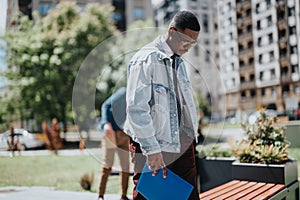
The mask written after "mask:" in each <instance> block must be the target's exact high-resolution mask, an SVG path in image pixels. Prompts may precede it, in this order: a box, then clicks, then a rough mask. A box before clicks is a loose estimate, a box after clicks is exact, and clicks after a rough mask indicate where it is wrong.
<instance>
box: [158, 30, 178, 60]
mask: <svg viewBox="0 0 300 200" xmlns="http://www.w3.org/2000/svg"><path fill="white" fill-rule="evenodd" d="M166 39H167V35H166V34H165V35H161V36H159V37H157V38H156V39H155V47H156V48H157V49H158V50H159V52H158V59H159V60H163V59H166V58H168V59H171V56H172V55H173V54H174V53H173V51H172V50H171V48H170V47H169V45H168V44H167V42H166Z"/></svg>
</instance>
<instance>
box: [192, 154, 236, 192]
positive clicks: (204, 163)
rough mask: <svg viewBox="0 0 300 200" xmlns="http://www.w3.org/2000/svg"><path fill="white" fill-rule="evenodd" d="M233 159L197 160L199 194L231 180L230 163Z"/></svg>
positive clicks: (206, 158)
mask: <svg viewBox="0 0 300 200" xmlns="http://www.w3.org/2000/svg"><path fill="white" fill-rule="evenodd" d="M234 161H235V158H225V157H205V158H200V159H199V160H198V162H199V163H198V164H199V169H198V171H199V173H200V192H205V191H207V190H209V189H212V188H214V187H217V186H219V185H221V184H224V183H226V182H228V181H231V180H232V163H233V162H234Z"/></svg>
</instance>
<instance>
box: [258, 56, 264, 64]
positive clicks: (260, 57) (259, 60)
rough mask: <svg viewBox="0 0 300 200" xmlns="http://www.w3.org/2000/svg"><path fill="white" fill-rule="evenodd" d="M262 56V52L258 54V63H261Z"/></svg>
mask: <svg viewBox="0 0 300 200" xmlns="http://www.w3.org/2000/svg"><path fill="white" fill-rule="evenodd" d="M262 57H263V55H262V54H260V55H259V57H258V62H259V63H260V64H261V63H262Z"/></svg>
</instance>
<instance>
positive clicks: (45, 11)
mask: <svg viewBox="0 0 300 200" xmlns="http://www.w3.org/2000/svg"><path fill="white" fill-rule="evenodd" d="M51 8H52V5H51V4H50V3H48V4H47V3H41V4H40V5H39V12H40V14H41V15H47V14H48V12H49V11H50V10H51Z"/></svg>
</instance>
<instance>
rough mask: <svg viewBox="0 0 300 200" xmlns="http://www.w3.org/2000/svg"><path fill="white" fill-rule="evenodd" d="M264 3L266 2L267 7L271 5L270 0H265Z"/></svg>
mask: <svg viewBox="0 0 300 200" xmlns="http://www.w3.org/2000/svg"><path fill="white" fill-rule="evenodd" d="M266 3H267V9H269V8H270V7H271V0H267V1H266Z"/></svg>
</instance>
